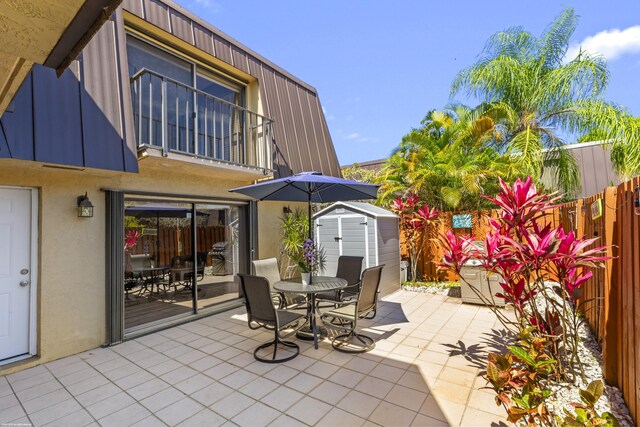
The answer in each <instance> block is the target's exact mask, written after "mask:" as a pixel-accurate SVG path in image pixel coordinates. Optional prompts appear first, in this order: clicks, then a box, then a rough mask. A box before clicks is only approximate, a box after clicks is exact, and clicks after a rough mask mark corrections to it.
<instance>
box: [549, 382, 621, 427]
mask: <svg viewBox="0 0 640 427" xmlns="http://www.w3.org/2000/svg"><path fill="white" fill-rule="evenodd" d="M603 392H604V384H603V383H602V381H600V380H596V381H591V382H590V383H589V385H588V386H587V388H585V389H580V400H581V401H582V402H572V403H571V406H572V407H573V408H574V412H575V413H572V412H571V411H569V410H567V408H565V413H566V416H565V418H564V420H562V421H561V420H560V417H559V416H558V417H557V420H558V422H559V423H560V424H561V425H562V426H568V427H580V426H603V427H617V426H618V425H619V423H618V420H617V419H616V417H615V416H614V415H613V414H612V413H610V412H604V413H602V414H599V413H598V412H597V411H596V408H595V406H596V402H597V401H598V400H599V399H600V397H601V396H602V393H603Z"/></svg>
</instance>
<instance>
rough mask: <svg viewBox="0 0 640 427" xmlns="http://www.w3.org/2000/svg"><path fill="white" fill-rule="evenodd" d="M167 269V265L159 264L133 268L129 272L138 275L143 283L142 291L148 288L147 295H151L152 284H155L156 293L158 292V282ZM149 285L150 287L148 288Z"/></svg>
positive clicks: (159, 282)
mask: <svg viewBox="0 0 640 427" xmlns="http://www.w3.org/2000/svg"><path fill="white" fill-rule="evenodd" d="M168 270H169V267H166V266H160V267H142V268H134V269H132V270H131V272H132V273H133V274H134V275H135V276H137V277H140V278H141V279H142V280H143V283H144V289H143V291H146V290H149V291H150V292H149V296H150V297H151V296H152V295H153V286H154V285H155V286H156V287H157V288H158V294H159V293H160V284H161V282H162V279H163V278H164V275H165V274H166V273H167V271H168ZM149 286H150V288H149Z"/></svg>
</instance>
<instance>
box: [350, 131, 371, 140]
mask: <svg viewBox="0 0 640 427" xmlns="http://www.w3.org/2000/svg"><path fill="white" fill-rule="evenodd" d="M344 139H349V140H351V141H355V142H367V141H368V140H369V138H367V137H366V136H362V135H360V134H359V133H358V132H353V133H350V134H349V135H347V136H345V137H344Z"/></svg>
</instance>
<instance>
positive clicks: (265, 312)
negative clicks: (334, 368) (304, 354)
mask: <svg viewBox="0 0 640 427" xmlns="http://www.w3.org/2000/svg"><path fill="white" fill-rule="evenodd" d="M238 277H240V287H241V289H242V293H243V295H244V297H245V304H246V306H247V324H248V325H249V328H250V329H259V328H265V329H268V330H272V331H274V337H273V341H271V342H268V343H265V344H262V345H260V346H258V347H256V349H255V350H254V352H253V357H254V358H255V359H256V360H257V361H259V362H265V363H282V362H286V361H288V360H291V359H293V358H295V357H296V356H297V355H298V354H300V347H298V345H297V344H296V343H294V342H290V341H284V340H283V338H286V337H287V336H289V335H292V334H294V333H295V332H297V330H298V329H299V328H300V327H301V326H302V325H303V324H304V322H305V320H306V317H305V316H304V314H300V313H293V312H291V311H287V310H280V309H276V308H275V307H274V306H273V302H272V299H271V287H270V286H269V281H268V280H267V278H265V277H260V276H251V275H248V274H238ZM292 326H293V329H292V331H291V332H289V333H288V334H284V335H283V334H282V331H283V330H284V329H287V328H289V327H292ZM278 344H281V346H280V349H281V350H282V351H283V352H285V354H289V355H288V356H286V357H283V358H280V359H276V356H277V353H278V348H279V347H278ZM271 347H273V353H272V355H271V357H270V358H269V357H266V356H261V355H259V354H258V353H259V352H260V350H264V349H269V348H271ZM292 352H293V354H290V353H292Z"/></svg>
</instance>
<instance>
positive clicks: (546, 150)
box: [451, 9, 640, 194]
mask: <svg viewBox="0 0 640 427" xmlns="http://www.w3.org/2000/svg"><path fill="white" fill-rule="evenodd" d="M577 22H578V18H577V16H576V15H575V13H574V10H573V9H566V10H565V11H564V12H563V13H562V14H560V15H559V16H558V17H557V18H555V19H554V21H553V22H552V23H551V24H550V25H549V27H547V29H546V30H545V31H544V32H543V33H542V35H541V36H540V37H539V38H536V37H534V36H533V35H532V34H531V33H529V32H527V31H525V30H524V29H523V28H522V27H512V28H509V29H507V30H505V31H502V32H498V33H496V34H494V35H493V36H492V37H491V38H490V39H489V41H488V42H487V44H486V45H485V48H484V50H483V52H482V53H481V55H480V57H479V59H478V61H477V62H476V63H475V64H473V65H471V66H470V67H468V68H466V69H463V70H462V71H460V73H458V75H457V76H456V78H455V80H454V82H453V84H452V87H451V96H452V97H453V96H455V95H456V94H458V93H459V92H461V91H464V92H465V93H466V94H467V95H470V96H473V97H475V98H477V99H479V100H481V101H483V102H486V103H489V104H491V105H492V107H493V108H490V109H489V110H488V111H487V112H486V115H487V116H488V117H491V118H493V119H494V121H495V122H496V126H497V127H498V128H500V127H501V126H502V127H503V131H504V137H503V139H502V141H496V146H497V147H498V149H499V150H500V151H501V152H504V153H507V154H509V155H511V156H514V158H515V159H516V161H517V162H518V163H519V164H520V169H521V170H523V171H527V172H529V173H531V174H533V176H541V173H542V169H543V167H551V168H552V170H553V173H554V176H555V181H556V185H557V186H558V189H560V190H562V191H564V192H565V193H567V194H573V193H575V191H576V190H578V189H579V185H580V181H579V179H578V171H577V168H576V162H575V160H574V158H573V157H572V156H571V155H570V154H569V153H568V152H567V151H566V150H561V149H560V148H561V147H562V146H563V145H564V144H565V141H564V139H563V137H562V135H567V134H568V135H581V134H586V133H589V132H591V131H593V130H595V129H597V130H598V131H599V132H600V133H601V134H603V135H605V136H606V139H608V140H610V141H612V143H613V145H614V146H615V145H625V146H626V149H625V150H624V152H625V155H626V156H625V162H631V163H633V165H636V166H634V169H638V167H637V166H640V124H639V123H638V121H634V120H633V119H632V117H631V116H630V115H629V114H628V112H627V111H626V110H624V109H623V108H622V107H620V106H617V105H615V104H612V103H609V102H607V101H605V100H604V99H603V95H604V93H605V90H606V88H607V84H608V80H609V72H608V70H607V64H606V61H605V59H604V58H603V57H602V56H598V55H591V54H589V53H587V52H584V51H581V52H579V53H578V55H577V56H576V57H575V58H565V54H566V52H567V48H568V46H569V39H570V38H571V35H572V34H573V32H574V30H575V28H576V25H577Z"/></svg>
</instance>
